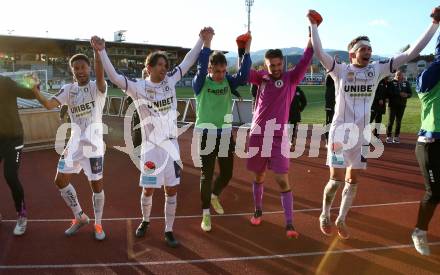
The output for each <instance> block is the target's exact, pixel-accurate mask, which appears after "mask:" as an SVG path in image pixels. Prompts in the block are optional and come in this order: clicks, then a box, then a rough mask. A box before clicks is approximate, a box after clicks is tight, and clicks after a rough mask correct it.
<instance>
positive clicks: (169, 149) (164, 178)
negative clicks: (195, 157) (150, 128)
mask: <svg viewBox="0 0 440 275" xmlns="http://www.w3.org/2000/svg"><path fill="white" fill-rule="evenodd" d="M145 147H146V148H142V155H141V163H140V167H141V175H140V179H139V186H141V187H143V188H161V187H162V186H169V187H172V186H176V185H178V184H180V176H181V173H182V161H181V160H180V152H179V144H178V143H177V140H176V139H171V140H166V141H164V142H162V143H161V145H160V146H158V145H152V144H149V145H147V146H145Z"/></svg>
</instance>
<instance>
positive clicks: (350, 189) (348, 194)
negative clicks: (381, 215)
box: [336, 182, 357, 222]
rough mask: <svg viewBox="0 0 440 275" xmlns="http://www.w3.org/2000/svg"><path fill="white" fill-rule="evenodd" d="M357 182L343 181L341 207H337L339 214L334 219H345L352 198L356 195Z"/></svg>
mask: <svg viewBox="0 0 440 275" xmlns="http://www.w3.org/2000/svg"><path fill="white" fill-rule="evenodd" d="M356 191H357V184H350V183H348V182H345V186H344V190H343V191H342V200H341V207H340V209H339V216H338V218H337V219H336V221H337V222H338V221H345V217H346V216H347V213H348V210H350V208H351V205H352V204H353V200H354V198H355V197H356Z"/></svg>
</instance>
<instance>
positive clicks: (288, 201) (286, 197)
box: [281, 191, 293, 224]
mask: <svg viewBox="0 0 440 275" xmlns="http://www.w3.org/2000/svg"><path fill="white" fill-rule="evenodd" d="M281 204H282V205H283V209H284V218H285V219H286V224H292V221H293V196H292V191H287V192H282V193H281Z"/></svg>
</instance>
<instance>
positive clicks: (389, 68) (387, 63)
mask: <svg viewBox="0 0 440 275" xmlns="http://www.w3.org/2000/svg"><path fill="white" fill-rule="evenodd" d="M375 63H376V64H375V66H376V70H377V72H378V73H379V80H382V79H383V78H385V77H386V76H388V75H390V74H392V73H394V71H393V58H391V59H386V60H382V61H378V62H375Z"/></svg>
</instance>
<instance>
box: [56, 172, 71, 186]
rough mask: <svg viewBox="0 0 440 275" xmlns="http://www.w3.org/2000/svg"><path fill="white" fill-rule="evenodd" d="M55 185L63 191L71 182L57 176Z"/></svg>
mask: <svg viewBox="0 0 440 275" xmlns="http://www.w3.org/2000/svg"><path fill="white" fill-rule="evenodd" d="M54 184H55V185H56V186H57V187H58V188H59V189H63V188H64V187H66V186H67V185H68V184H69V182H68V181H67V180H66V179H65V178H64V177H63V176H62V175H60V174H57V176H56V177H55V180H54Z"/></svg>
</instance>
